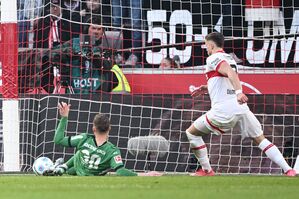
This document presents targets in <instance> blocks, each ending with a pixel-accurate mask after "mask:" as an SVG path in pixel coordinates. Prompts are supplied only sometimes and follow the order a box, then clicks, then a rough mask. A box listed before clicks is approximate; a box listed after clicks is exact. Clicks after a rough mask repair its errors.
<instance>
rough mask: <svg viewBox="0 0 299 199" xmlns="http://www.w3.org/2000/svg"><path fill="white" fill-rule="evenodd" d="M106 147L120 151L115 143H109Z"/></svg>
mask: <svg viewBox="0 0 299 199" xmlns="http://www.w3.org/2000/svg"><path fill="white" fill-rule="evenodd" d="M106 146H107V147H109V148H111V149H118V147H117V146H115V145H114V144H113V143H111V142H109V141H107V142H106Z"/></svg>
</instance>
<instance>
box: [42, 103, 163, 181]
mask: <svg viewBox="0 0 299 199" xmlns="http://www.w3.org/2000/svg"><path fill="white" fill-rule="evenodd" d="M58 109H59V112H60V115H61V120H60V123H59V125H58V128H57V129H56V132H55V136H54V142H55V144H59V145H62V146H65V147H76V153H75V154H74V156H73V157H72V158H71V159H69V160H68V161H67V162H66V163H65V164H61V165H58V166H56V168H54V169H50V170H48V171H46V172H45V173H44V175H62V174H64V173H67V174H70V175H78V176H96V175H105V174H106V173H107V172H109V171H111V170H114V171H115V172H116V175H119V176H160V175H161V173H159V172H155V171H152V172H148V173H136V172H133V171H131V170H128V169H126V168H125V167H124V164H123V161H122V158H121V155H120V150H119V149H118V148H117V147H116V146H114V145H113V144H112V143H111V142H109V141H108V140H107V139H108V134H109V131H110V129H111V127H110V121H109V118H108V117H106V116H105V115H103V114H97V115H96V116H95V117H94V120H93V127H92V131H93V134H94V135H89V134H87V133H83V134H80V135H76V136H66V137H65V135H64V131H65V128H66V125H67V120H68V115H69V110H70V105H69V104H66V103H64V102H62V103H60V104H59V105H58Z"/></svg>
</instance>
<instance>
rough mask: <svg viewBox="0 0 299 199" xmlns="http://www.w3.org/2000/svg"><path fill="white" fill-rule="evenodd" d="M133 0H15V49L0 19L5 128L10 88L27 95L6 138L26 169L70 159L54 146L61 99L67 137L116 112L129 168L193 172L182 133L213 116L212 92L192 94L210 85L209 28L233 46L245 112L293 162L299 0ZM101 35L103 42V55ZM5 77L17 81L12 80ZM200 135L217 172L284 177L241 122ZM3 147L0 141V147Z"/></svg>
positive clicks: (0, 154) (116, 131)
mask: <svg viewBox="0 0 299 199" xmlns="http://www.w3.org/2000/svg"><path fill="white" fill-rule="evenodd" d="M4 2H5V3H7V2H8V0H5V1H1V4H2V5H0V6H3V3H4ZM90 2H94V3H90ZM125 2H126V1H123V3H122V4H119V5H118V4H117V3H118V1H117V0H111V1H109V0H99V1H97V0H93V1H92V0H85V1H83V0H82V1H81V0H78V1H76V0H64V1H63V0H44V1H35V0H24V1H23V0H17V2H16V3H17V27H18V31H17V30H15V31H14V33H15V34H16V35H17V37H18V43H11V42H7V41H8V40H7V39H6V38H7V36H8V35H9V34H8V33H7V32H6V30H7V29H6V28H5V27H6V26H5V21H3V20H1V29H0V47H5V48H1V49H5V50H2V51H0V66H1V71H2V74H4V73H5V74H6V75H1V76H2V79H3V78H5V82H6V84H5V85H4V84H3V86H2V94H3V96H4V97H3V98H2V100H1V103H2V102H3V103H2V104H1V109H0V110H1V112H2V113H3V116H2V115H1V117H0V121H1V122H0V124H2V125H3V126H5V127H9V125H11V123H9V122H7V118H9V116H10V112H9V109H10V108H7V106H6V102H7V101H9V97H8V98H7V95H5V93H6V92H3V89H5V91H7V90H10V88H11V87H12V86H11V85H12V84H10V82H13V83H14V88H13V89H12V90H13V91H11V93H14V94H16V93H17V91H18V95H17V94H16V95H17V96H18V97H19V98H18V99H17V98H15V99H17V100H18V106H19V107H18V108H17V112H18V114H19V120H20V122H19V134H18V136H19V137H16V140H15V141H12V142H11V140H10V142H9V146H13V144H14V142H15V144H16V145H18V146H19V150H18V151H19V154H18V155H17V157H16V158H17V159H19V163H20V170H21V171H24V172H30V171H32V164H33V161H34V160H35V159H36V158H37V157H40V156H47V157H49V158H51V159H53V160H55V159H57V158H60V157H63V158H65V159H66V160H67V159H68V158H70V157H71V155H72V154H73V153H74V150H73V149H67V148H62V147H60V146H56V145H55V144H54V143H53V136H54V131H55V128H56V126H57V124H58V121H59V113H58V111H57V103H58V102H60V101H66V102H70V103H71V104H72V110H71V116H70V118H69V123H68V129H67V133H68V135H76V134H78V133H83V132H89V133H91V127H92V119H93V116H94V115H95V114H96V113H98V112H102V113H106V114H107V115H109V116H110V118H111V122H112V131H111V134H110V137H109V140H110V141H111V142H112V143H113V144H115V145H117V146H118V147H120V149H121V153H122V156H123V159H124V161H125V165H126V167H127V168H130V169H134V170H136V171H144V170H157V171H165V172H192V171H194V170H196V168H198V167H200V165H198V163H197V160H196V159H195V157H194V156H193V155H192V153H190V147H189V142H188V140H187V138H186V135H185V130H186V129H187V128H188V127H189V125H190V124H191V122H193V121H194V120H195V119H196V118H198V117H199V116H201V115H202V114H203V113H205V112H206V111H207V110H209V108H210V100H209V98H208V96H203V97H201V98H199V99H192V98H191V97H190V93H189V87H190V86H192V85H196V86H197V85H200V84H205V83H206V78H205V76H204V65H205V60H206V58H207V57H208V55H207V53H206V47H205V45H204V42H203V41H204V37H205V36H206V35H207V34H208V33H210V32H213V31H218V32H222V33H223V34H224V36H225V51H226V52H227V53H229V54H231V55H232V57H233V58H234V59H235V60H236V62H237V63H238V68H239V74H240V79H241V80H242V84H243V90H244V91H245V92H246V93H247V94H249V98H250V100H249V106H250V108H251V110H252V111H253V113H254V114H255V115H256V116H257V118H258V119H259V121H260V122H261V124H262V126H263V129H264V131H265V135H266V137H267V138H268V139H269V140H271V141H272V142H273V143H274V144H276V145H277V147H278V148H279V149H280V150H281V151H282V153H283V155H284V157H285V158H286V159H287V161H288V163H289V164H290V165H292V166H293V165H294V163H295V158H296V157H297V155H298V147H299V140H298V139H299V134H298V125H299V123H298V121H299V115H298V96H297V95H296V94H298V93H299V91H298V86H297V85H299V72H298V63H299V42H298V33H299V21H298V19H299V2H298V1H295V0H294V1H293V0H292V1H279V0H264V1H260V0H246V1H242V3H241V2H240V1H234V0H221V1H220V0H213V1H206V0H176V1H169V0H149V1H143V2H142V1H141V0H138V1H134V0H131V1H130V2H135V3H136V2H137V3H136V4H134V3H132V4H126V3H125ZM140 2H142V3H141V4H140ZM133 4H134V5H133ZM5 5H6V8H7V7H9V6H7V4H5ZM91 8H94V9H93V10H91ZM1 14H2V15H3V12H2V13H0V15H1ZM5 15H6V14H5ZM55 16H56V17H55ZM91 16H92V17H91ZM94 24H96V25H99V24H101V25H100V26H101V27H103V29H101V30H97V31H99V32H98V33H96V34H93V35H92V36H90V35H89V31H90V30H89V29H90V27H92V26H93V25H94ZM94 31H95V30H94ZM103 31H104V32H103ZM10 33H11V32H10ZM97 34H100V35H102V37H101V39H100V41H101V42H100V45H101V48H100V49H98V46H97V45H98V40H96V35H97ZM15 44H17V51H18V52H17V58H15V59H13V60H14V61H15V62H16V61H17V62H18V63H17V64H15V65H18V66H15V68H14V69H16V68H17V69H18V75H17V76H14V75H13V74H12V73H9V72H7V71H10V69H9V68H10V67H8V66H10V65H9V64H10V63H11V59H6V58H7V57H8V55H11V53H10V52H8V50H9V49H10V48H12V45H15ZM107 63H108V64H107ZM113 64H117V65H118V66H119V67H120V68H121V70H122V71H123V73H124V76H125V77H126V79H127V81H128V83H129V85H130V89H128V87H126V86H124V84H123V85H122V90H117V91H116V90H113V89H114V88H116V85H115V79H113V78H111V76H110V75H111V66H113ZM9 77H14V78H17V81H18V82H16V81H7V78H9ZM3 81H4V80H3ZM103 85H105V87H104V86H103ZM16 88H17V91H16V90H15V89H16ZM119 91H121V92H122V93H124V92H125V93H126V94H119ZM73 93H75V94H73ZM284 93H292V95H289V94H284ZM250 94H253V95H250ZM255 94H261V95H255ZM14 114H15V112H14ZM4 115H5V117H4ZM2 125H0V130H1V126H2ZM3 131H4V130H3ZM1 132H2V131H1ZM6 132H8V133H9V130H8V131H6ZM0 135H1V136H0V138H2V133H1V134H0ZM3 135H4V134H3ZM6 135H9V134H6ZM148 136H161V137H162V138H163V139H162V138H161V137H159V139H158V142H156V141H153V142H154V143H155V144H157V145H152V143H151V142H150V141H151V137H148ZM134 138H136V139H139V140H141V139H145V142H146V143H147V144H148V146H147V147H145V148H141V147H140V146H139V145H138V144H137V146H136V145H133V144H132V143H131V142H130V141H132V140H133V139H134ZM160 138H161V139H160ZM164 139H165V140H166V141H165V140H164ZM18 140H19V141H18ZM204 140H205V142H206V144H207V146H208V150H209V154H210V160H211V164H212V167H213V168H214V169H215V171H217V172H218V173H237V174H239V173H256V174H279V173H281V172H282V171H281V170H280V169H279V168H278V166H277V165H275V164H274V163H272V162H271V161H270V160H269V159H267V158H266V157H265V155H264V154H262V153H261V151H260V150H259V149H258V148H257V147H256V146H255V145H253V143H252V142H251V141H250V140H249V139H245V140H241V135H240V131H239V128H238V126H236V128H235V129H233V130H232V132H231V133H227V134H224V135H223V136H214V135H209V136H206V137H204ZM133 141H134V140H133ZM159 141H160V142H161V143H159ZM3 143H5V142H3V140H1V141H0V147H2V149H4V145H3ZM6 146H7V145H6ZM4 151H5V150H1V151H0V166H1V171H3V170H4V169H3V165H4V162H5V158H4V157H8V156H14V155H15V153H13V154H5V152H4Z"/></svg>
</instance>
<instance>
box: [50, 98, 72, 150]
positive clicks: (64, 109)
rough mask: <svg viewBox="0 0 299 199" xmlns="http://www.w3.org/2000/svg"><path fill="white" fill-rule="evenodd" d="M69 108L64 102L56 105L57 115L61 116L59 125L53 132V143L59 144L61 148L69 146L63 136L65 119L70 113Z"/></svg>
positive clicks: (67, 140) (67, 139)
mask: <svg viewBox="0 0 299 199" xmlns="http://www.w3.org/2000/svg"><path fill="white" fill-rule="evenodd" d="M70 106H71V105H68V104H66V103H64V102H61V103H59V104H58V109H59V113H60V116H61V120H60V122H59V125H58V127H57V129H56V131H55V136H54V143H55V144H60V145H63V146H69V139H70V138H69V137H65V135H64V131H65V128H66V124H67V118H68V115H69V111H70Z"/></svg>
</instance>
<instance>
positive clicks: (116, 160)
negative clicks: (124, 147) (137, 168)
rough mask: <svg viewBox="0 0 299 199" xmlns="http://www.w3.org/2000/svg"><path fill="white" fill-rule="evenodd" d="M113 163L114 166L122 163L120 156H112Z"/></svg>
mask: <svg viewBox="0 0 299 199" xmlns="http://www.w3.org/2000/svg"><path fill="white" fill-rule="evenodd" d="M114 161H115V163H116V164H120V163H122V162H123V161H122V159H121V156H120V155H117V156H114Z"/></svg>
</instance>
